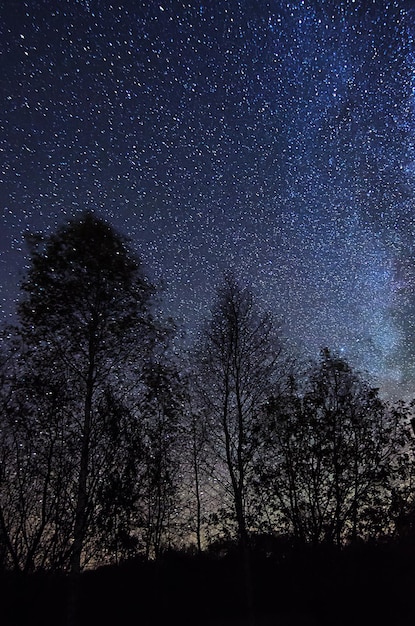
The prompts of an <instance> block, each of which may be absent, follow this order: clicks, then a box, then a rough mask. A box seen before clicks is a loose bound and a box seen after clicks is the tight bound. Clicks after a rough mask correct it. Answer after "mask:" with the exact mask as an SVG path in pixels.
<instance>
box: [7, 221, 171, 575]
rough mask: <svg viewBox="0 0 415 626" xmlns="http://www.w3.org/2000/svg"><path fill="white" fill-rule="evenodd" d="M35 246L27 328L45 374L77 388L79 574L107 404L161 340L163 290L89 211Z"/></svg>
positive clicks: (21, 311) (71, 404) (71, 393)
mask: <svg viewBox="0 0 415 626" xmlns="http://www.w3.org/2000/svg"><path fill="white" fill-rule="evenodd" d="M30 253H31V260H30V267H29V270H28V272H27V276H26V279H25V281H24V282H23V285H22V288H23V292H24V296H23V298H22V300H21V302H20V304H19V307H18V315H19V328H18V332H19V333H20V334H21V336H22V338H23V341H24V342H25V344H26V345H27V346H28V347H29V348H30V351H31V353H32V354H33V355H35V357H36V359H37V363H38V365H39V362H40V359H39V358H38V356H37V355H41V357H42V359H41V360H42V363H43V365H44V366H43V367H42V368H41V369H39V378H41V377H43V379H44V380H45V379H52V378H56V376H57V375H58V374H59V376H62V373H63V375H64V376H63V377H64V381H65V383H64V384H65V385H66V387H67V389H68V394H67V395H68V399H67V402H68V406H67V407H66V409H67V411H69V413H70V418H69V419H70V422H71V432H72V437H73V442H74V445H73V450H74V454H75V455H76V456H75V460H76V463H75V470H76V473H75V476H74V481H73V490H72V494H71V498H72V500H73V502H74V511H73V525H72V544H71V571H72V572H73V573H77V572H79V571H80V569H81V565H82V553H83V548H84V540H85V537H86V536H87V535H88V527H89V525H90V522H91V516H93V514H94V501H93V500H94V495H95V494H96V487H97V484H99V476H100V472H101V473H102V468H101V461H102V454H101V451H100V445H99V441H97V437H95V431H96V429H97V428H101V426H102V424H101V423H99V420H100V416H101V415H102V411H100V410H99V407H100V406H101V405H102V398H103V394H104V392H106V391H107V390H108V388H109V387H111V389H112V390H113V393H114V394H115V395H116V394H120V393H122V389H123V387H125V385H127V384H128V380H129V377H130V379H131V380H132V379H133V378H134V377H137V376H139V371H140V368H141V366H142V363H143V361H145V360H146V358H147V357H148V356H149V354H150V353H151V350H152V348H153V346H154V344H155V342H157V338H158V333H159V332H160V329H159V328H158V326H157V324H156V322H155V320H154V318H153V316H152V313H151V307H152V302H153V296H154V293H155V289H154V287H153V285H152V284H151V283H150V282H149V281H148V279H147V277H146V276H145V273H144V271H143V267H142V264H141V261H140V260H139V259H138V257H137V256H136V255H135V254H134V253H133V252H132V249H131V247H130V244H129V242H128V241H127V240H126V239H125V238H124V237H122V236H121V235H119V234H118V233H116V232H115V231H114V230H113V228H111V227H110V226H109V225H108V224H107V223H106V222H104V221H103V220H101V219H99V218H97V217H95V216H94V215H93V214H91V213H88V212H87V213H85V214H83V215H82V216H81V217H80V218H78V219H74V220H71V221H69V222H68V223H67V224H65V225H63V226H61V227H60V228H59V229H58V230H57V232H56V233H55V234H52V235H50V236H49V237H47V238H46V239H42V238H40V237H32V239H31V241H30ZM39 384H42V381H41V380H39Z"/></svg>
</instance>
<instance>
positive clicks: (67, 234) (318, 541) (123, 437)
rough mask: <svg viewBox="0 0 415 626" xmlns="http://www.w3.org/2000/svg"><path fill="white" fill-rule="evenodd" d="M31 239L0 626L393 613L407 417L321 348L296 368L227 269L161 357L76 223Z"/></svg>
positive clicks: (115, 261)
mask: <svg viewBox="0 0 415 626" xmlns="http://www.w3.org/2000/svg"><path fill="white" fill-rule="evenodd" d="M28 245H29V250H30V259H31V260H30V264H29V268H28V271H27V274H26V276H25V279H24V281H23V283H22V286H21V287H22V296H21V299H20V301H19V303H18V306H17V312H16V313H17V321H16V323H15V324H14V325H13V326H7V327H5V328H3V331H2V346H1V354H0V359H1V360H0V376H1V383H2V384H1V396H0V402H1V409H2V423H1V430H0V488H1V490H0V568H1V571H2V587H3V591H4V598H5V600H4V616H5V620H6V621H5V623H7V624H8V623H10V624H26V623H27V624H29V623H30V624H35V623H39V624H40V623H42V624H47V623H53V624H59V623H65V624H68V625H71V624H72V625H75V624H84V623H90V622H91V621H94V622H99V621H100V620H102V621H105V620H106V621H108V619H110V620H111V621H116V622H117V623H123V622H124V621H125V622H126V621H127V619H130V618H129V615H131V614H133V615H135V616H136V619H137V621H140V623H148V624H157V623H162V622H163V623H164V622H165V621H166V620H167V619H169V620H170V619H172V616H176V617H177V619H179V620H180V621H181V623H189V624H190V623H192V624H194V623H198V624H209V623H211V624H212V623H221V622H218V620H220V619H221V620H222V623H226V621H227V620H228V621H229V620H232V619H234V620H235V619H237V620H238V622H237V623H238V624H240V623H247V624H248V623H249V624H255V623H258V624H259V623H263V624H265V623H274V622H273V620H274V618H275V616H279V619H280V623H301V619H303V620H304V623H305V622H307V623H314V622H312V621H310V620H314V621H315V623H318V624H323V623H329V620H330V623H332V621H333V620H335V621H336V623H340V624H342V623H346V622H347V623H348V622H350V621H352V622H353V623H354V624H358V623H362V624H363V620H365V622H364V623H366V624H367V623H368V622H369V623H377V624H379V623H385V624H386V623H390V622H391V621H392V622H394V623H396V619H400V618H401V617H402V618H403V616H404V615H406V614H407V612H408V611H409V609H410V604H411V602H410V593H411V590H412V589H413V582H414V579H413V575H412V572H411V567H410V559H411V558H412V557H413V552H414V551H413V539H414V537H415V534H414V529H413V522H414V511H415V508H414V493H413V479H414V469H415V463H414V461H415V454H414V442H415V439H414V433H413V429H412V423H413V422H412V420H413V413H412V408H413V407H412V405H411V404H407V403H404V402H397V403H390V402H387V401H385V400H383V399H382V398H381V397H380V395H379V392H378V390H377V389H376V388H374V387H373V386H371V385H370V384H369V382H368V381H367V380H366V379H365V377H364V376H362V374H360V373H359V372H357V371H355V370H354V369H353V368H352V367H351V366H350V364H349V363H347V361H346V360H345V359H344V358H342V357H341V356H339V355H337V354H334V353H333V352H332V351H330V350H329V349H328V348H324V349H322V351H321V355H320V358H319V359H318V360H317V361H316V362H313V363H305V362H303V360H302V359H301V358H298V356H294V355H293V354H292V352H291V351H290V349H289V345H288V342H287V341H286V340H285V339H284V338H283V337H282V336H281V334H280V333H279V331H278V327H277V325H276V323H275V320H274V317H273V315H272V314H271V313H270V312H266V311H263V310H262V308H261V307H260V305H259V303H258V301H257V299H256V298H255V294H254V293H253V292H252V291H251V290H250V289H248V288H247V287H246V286H244V285H242V284H241V283H240V282H239V281H238V280H237V278H236V277H235V275H234V274H233V273H232V272H226V273H225V274H224V276H223V281H222V284H221V285H220V286H219V287H218V289H217V292H216V298H215V300H214V301H213V303H212V307H211V310H210V312H209V315H207V317H206V320H205V322H204V323H203V325H202V326H201V328H200V329H199V333H198V339H197V341H196V342H195V343H194V345H192V346H191V347H190V348H189V347H187V348H186V349H185V348H183V350H182V351H181V353H180V354H179V353H178V349H177V343H173V341H172V340H173V338H174V337H175V333H176V332H177V329H176V328H175V324H174V322H173V321H172V320H166V319H164V318H163V316H162V314H161V313H159V312H158V311H159V310H160V309H161V306H160V301H159V297H160V294H159V290H158V289H157V288H156V286H155V285H154V284H152V283H151V281H150V280H149V279H148V277H147V276H146V274H145V272H144V270H143V265H142V261H141V259H139V258H138V257H137V256H136V255H135V254H133V252H132V250H131V247H130V243H129V241H128V240H127V239H126V238H124V237H122V236H121V235H119V234H118V233H116V232H115V231H114V229H113V228H112V227H111V226H110V225H109V224H107V223H106V222H104V221H103V220H101V219H99V218H97V217H95V216H94V215H93V214H91V213H85V214H83V215H82V216H81V217H80V218H78V219H75V220H71V221H69V222H68V223H67V224H65V225H63V226H62V227H60V228H59V229H57V231H56V233H54V234H52V235H49V236H48V237H47V238H42V237H41V236H38V235H35V236H32V237H30V238H29V240H28ZM393 616H394V617H393ZM267 620H268V621H267ZM284 620H285V621H284ZM290 620H291V622H290ZM388 620H389V621H388Z"/></svg>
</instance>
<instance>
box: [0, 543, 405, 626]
mask: <svg viewBox="0 0 415 626" xmlns="http://www.w3.org/2000/svg"><path fill="white" fill-rule="evenodd" d="M253 572H254V585H255V601H256V626H274V625H275V626H277V625H278V626H302V625H305V624H307V626H314V625H316V626H317V625H318V626H329V625H330V626H332V625H333V624H336V626H346V624H347V625H348V626H349V625H352V626H361V625H362V626H363V625H364V626H372V625H373V626H400V625H401V624H402V625H403V624H405V625H406V624H412V623H415V550H414V549H413V547H410V546H403V545H399V546H370V547H369V546H360V547H359V548H353V549H348V550H343V551H342V552H340V553H339V552H338V551H335V550H333V549H328V548H326V549H323V548H319V549H318V550H311V549H307V550H304V549H302V550H298V549H297V550H294V549H290V550H286V549H283V550H280V551H279V553H278V554H275V556H266V555H265V554H264V553H261V554H259V555H257V556H256V557H255V558H254V561H253ZM240 581H241V567H240V564H239V563H238V559H237V558H236V557H233V556H229V555H228V556H218V555H216V556H212V555H202V556H199V557H195V556H189V555H184V554H178V553H172V554H169V555H166V556H165V557H164V558H163V559H161V560H160V561H158V562H151V563H143V562H140V561H138V560H137V561H131V562H128V563H125V564H123V565H120V566H118V567H115V566H114V567H103V568H100V569H97V570H94V571H88V572H85V573H84V574H82V576H81V578H80V584H79V590H80V592H79V607H78V609H79V610H78V619H77V621H76V624H74V626H91V625H94V626H98V625H100V624H114V625H116V626H123V625H124V624H125V625H128V626H130V625H131V626H132V625H134V626H135V625H137V626H159V625H160V626H161V625H163V626H165V625H166V624H171V623H177V624H179V626H245V625H246V626H248V624H249V621H248V619H247V610H246V602H245V598H244V593H243V592H241V582H240ZM0 583H1V604H2V608H1V612H0V624H1V625H2V626H67V619H66V609H67V604H68V602H67V598H68V593H67V592H68V579H67V578H66V577H65V576H64V575H50V574H35V575H31V576H26V577H25V576H22V575H16V574H11V573H8V574H5V573H4V574H2V575H1V579H0Z"/></svg>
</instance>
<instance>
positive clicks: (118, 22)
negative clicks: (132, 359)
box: [0, 0, 415, 397]
mask: <svg viewBox="0 0 415 626" xmlns="http://www.w3.org/2000/svg"><path fill="white" fill-rule="evenodd" d="M414 35H415V1H411V2H398V1H396V2H385V1H378V0H376V1H373V2H372V1H370V0H365V1H359V0H356V1H353V0H350V1H344V2H331V1H327V2H326V1H324V0H320V1H317V0H314V1H311V0H309V1H307V0H304V1H295V2H294V1H292V2H282V1H273V2H266V1H259V0H258V1H254V0H246V1H244V0H240V1H229V2H224V1H222V0H212V1H210V2H208V1H202V0H200V1H199V2H179V1H174V0H154V1H146V2H139V1H134V0H125V1H122V0H120V1H119V2H104V1H100V0H96V1H93V0H90V1H89V0H77V1H76V0H66V1H65V0H60V1H57V0H56V1H54V0H52V1H51V0H49V1H48V0H43V1H37V0H28V1H27V2H23V1H22V0H5V1H4V2H2V3H1V8H0V52H1V57H0V58H1V68H2V71H1V77H0V86H1V98H2V106H1V110H0V150H1V152H0V155H1V158H0V181H1V186H0V202H1V212H2V227H1V230H0V305H1V308H2V317H3V318H4V319H7V320H9V319H10V318H11V315H12V313H13V310H14V306H15V304H14V301H15V299H16V297H17V296H18V293H19V291H18V284H19V281H20V280H21V278H22V272H24V268H25V264H26V263H27V258H26V248H25V244H24V235H25V233H27V232H28V231H30V232H31V231H33V230H36V231H38V230H41V231H45V232H54V231H55V230H56V227H57V226H58V225H60V224H61V223H63V222H65V221H66V220H67V219H68V218H71V217H74V216H76V215H77V214H78V213H79V212H81V211H83V210H85V209H91V210H94V211H96V212H97V214H98V215H99V216H101V217H104V218H105V219H107V220H109V222H110V223H111V224H112V225H113V226H114V227H115V228H116V229H117V230H118V231H119V232H121V233H122V234H125V235H127V236H129V237H130V238H131V240H132V243H133V245H134V247H136V249H137V251H138V252H139V254H140V255H141V256H142V258H143V260H144V262H145V265H146V267H147V268H148V271H149V273H150V275H152V276H154V278H155V279H156V280H159V279H163V280H164V281H165V283H166V292H165V296H164V306H163V308H164V310H165V312H166V314H169V315H170V314H171V315H173V316H174V317H175V318H176V319H177V321H178V322H179V324H181V325H183V326H184V327H185V328H186V329H187V330H188V331H192V329H193V328H195V327H196V326H197V324H198V322H199V320H200V319H201V318H202V317H203V316H204V315H205V314H206V312H207V310H208V307H209V306H210V304H211V298H212V295H213V291H214V288H215V286H216V284H217V281H218V279H219V277H220V275H221V272H222V270H223V269H224V268H226V267H234V268H235V269H236V271H237V273H238V275H239V276H240V277H241V279H242V280H243V281H246V282H247V283H249V284H250V285H251V286H252V287H253V288H254V290H255V291H256V293H257V294H258V295H259V297H260V299H261V304H262V306H263V307H264V308H266V309H268V310H271V311H273V312H274V313H275V314H276V315H277V316H278V317H279V318H281V319H282V321H283V331H284V334H285V335H286V336H288V337H289V338H290V339H291V340H292V341H293V342H295V343H296V345H298V347H299V348H300V349H301V350H302V351H303V352H304V354H308V355H311V356H317V354H318V351H319V349H320V348H321V347H322V346H326V345H327V346H329V347H330V348H332V349H334V350H337V351H339V352H341V353H342V354H344V355H345V356H346V357H347V358H348V359H349V360H350V361H351V362H352V363H353V364H356V365H357V366H358V367H360V368H363V369H365V370H368V371H369V372H370V374H371V375H372V376H373V377H374V380H376V381H377V382H378V384H380V385H382V388H384V389H385V390H386V391H388V392H389V393H392V392H397V393H398V395H399V394H401V395H402V393H404V394H410V395H411V397H412V381H415V365H414V366H413V364H415V262H414V261H413V259H414V258H415V245H414V242H415V239H414V231H415V203H414V191H415V43H414ZM191 335H192V333H190V336H191ZM414 395H415V394H414Z"/></svg>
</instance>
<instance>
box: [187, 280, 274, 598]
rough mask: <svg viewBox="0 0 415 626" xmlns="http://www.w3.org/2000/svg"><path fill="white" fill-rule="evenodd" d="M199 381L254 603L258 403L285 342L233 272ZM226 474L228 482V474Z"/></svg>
mask: <svg viewBox="0 0 415 626" xmlns="http://www.w3.org/2000/svg"><path fill="white" fill-rule="evenodd" d="M199 367H200V383H199V389H200V392H201V394H202V396H203V402H204V405H205V410H206V413H207V416H208V419H209V432H210V434H211V441H212V443H213V446H214V453H215V455H216V459H215V468H216V470H217V475H216V476H215V479H217V480H218V481H219V482H221V483H222V485H223V487H224V493H230V494H231V502H232V507H233V514H234V515H233V517H234V520H235V522H236V529H237V537H238V541H239V546H240V550H241V554H242V558H243V563H244V568H245V573H246V578H245V582H246V585H247V589H246V593H247V599H248V603H249V604H250V607H249V608H250V609H252V601H253V598H252V588H251V580H250V566H249V523H250V522H249V512H250V504H251V496H252V486H253V467H254V459H255V456H256V455H257V454H258V453H259V446H258V445H257V443H258V438H257V437H256V434H255V433H256V430H257V427H258V420H259V419H260V414H261V411H260V407H261V405H262V403H263V402H265V400H266V398H267V396H268V395H269V394H270V392H271V388H272V385H275V383H276V378H278V376H279V375H280V367H281V343H280V341H279V338H278V336H277V333H276V330H275V328H274V324H273V320H272V317H271V316H270V315H269V314H267V313H263V312H261V310H260V309H259V307H258V306H257V304H256V302H255V299H254V296H253V293H252V292H251V291H250V290H249V289H248V288H246V287H242V286H241V285H240V284H239V283H238V281H237V280H236V278H235V276H234V275H233V274H232V273H227V274H225V276H224V280H223V283H222V284H221V285H220V287H219V289H218V291H217V297H216V301H215V303H214V305H213V307H212V310H211V316H210V319H209V320H208V322H207V325H206V326H205V328H204V330H203V332H202V343H201V347H200V350H199ZM225 476H226V477H227V478H226V479H225V482H224V477H225Z"/></svg>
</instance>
